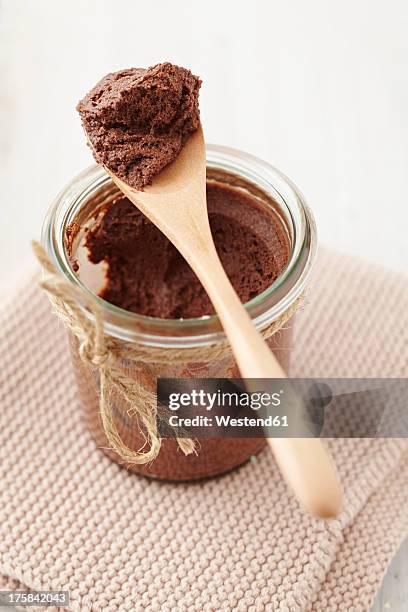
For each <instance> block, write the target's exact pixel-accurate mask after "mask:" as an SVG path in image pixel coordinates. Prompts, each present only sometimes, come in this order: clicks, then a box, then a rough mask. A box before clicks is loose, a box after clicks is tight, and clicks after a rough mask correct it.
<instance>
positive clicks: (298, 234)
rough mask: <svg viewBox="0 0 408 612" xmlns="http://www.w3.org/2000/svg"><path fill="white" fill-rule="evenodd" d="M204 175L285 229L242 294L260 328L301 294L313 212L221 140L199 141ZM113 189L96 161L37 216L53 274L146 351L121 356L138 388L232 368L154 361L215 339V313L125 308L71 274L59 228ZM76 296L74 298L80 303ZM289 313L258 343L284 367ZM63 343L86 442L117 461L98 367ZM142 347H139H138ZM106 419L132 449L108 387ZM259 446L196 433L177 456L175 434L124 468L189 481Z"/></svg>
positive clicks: (133, 435)
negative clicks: (275, 259)
mask: <svg viewBox="0 0 408 612" xmlns="http://www.w3.org/2000/svg"><path fill="white" fill-rule="evenodd" d="M207 175H208V176H209V177H210V178H216V179H217V180H222V181H226V182H233V184H234V185H238V186H240V187H241V188H243V189H247V190H249V191H250V192H251V193H252V194H253V195H255V196H256V197H257V198H258V201H260V202H262V205H263V206H265V207H266V208H267V209H269V211H271V209H272V212H273V214H275V215H278V216H279V217H280V220H281V221H282V223H283V225H284V227H285V228H286V231H287V234H288V238H289V243H290V257H289V260H288V263H287V265H286V267H285V269H284V270H283V271H282V273H281V274H280V276H279V277H278V278H277V279H276V280H275V281H274V282H273V283H272V285H271V286H270V287H268V288H267V289H266V290H265V291H264V292H263V293H261V294H260V295H258V296H257V297H255V298H254V299H252V300H251V301H250V302H248V303H247V304H246V305H245V307H246V308H247V310H248V312H249V314H250V316H251V318H252V319H253V322H254V325H255V326H256V327H257V328H258V329H259V330H260V331H262V330H265V328H267V327H268V326H270V325H271V324H272V323H273V322H274V321H276V320H277V319H279V318H280V317H282V316H285V313H288V312H290V311H292V310H293V306H294V304H295V303H296V301H297V300H298V299H299V298H300V297H301V295H302V294H303V292H304V290H305V288H306V284H307V280H308V277H309V273H310V270H311V267H312V264H313V261H314V258H315V253H316V228H315V223H314V218H313V215H312V213H311V211H310V209H309V207H308V206H307V204H306V202H305V200H304V197H303V195H302V194H301V193H300V191H299V190H298V189H297V187H296V186H295V185H294V184H293V183H292V182H291V181H290V179H288V178H287V177H286V176H284V175H283V174H282V173H281V172H279V171H278V170H276V169H275V168H273V167H272V166H270V165H269V164H267V163H266V162H264V161H262V160H259V159H257V158H255V157H253V156H251V155H248V154H246V153H242V152H240V151H237V150H234V149H230V148H226V147H221V146H211V145H210V146H208V148H207ZM117 195H118V191H117V188H116V186H115V185H114V184H113V183H112V181H111V179H110V178H109V177H108V176H107V174H106V173H105V172H104V170H103V169H102V168H100V167H99V166H92V167H91V168H89V169H87V170H85V171H84V172H82V173H81V174H80V175H79V176H77V177H76V178H74V179H73V180H72V181H71V183H70V184H69V185H68V186H67V187H66V188H65V189H64V190H63V191H62V192H61V193H60V194H59V195H58V197H57V198H56V200H55V201H54V203H53V204H52V206H51V208H50V210H49V212H48V214H47V217H46V219H45V221H44V226H43V233H42V242H43V246H44V247H45V249H46V251H47V253H48V255H49V256H50V258H51V260H52V262H53V264H54V265H55V267H56V268H57V270H58V271H59V272H60V274H61V275H62V276H63V277H64V278H65V279H67V280H68V281H69V282H70V283H72V285H73V286H74V287H75V288H76V289H77V293H78V296H79V297H78V300H79V303H80V304H81V305H82V307H83V309H84V312H85V313H86V316H87V317H89V318H91V319H92V314H91V313H90V312H89V310H88V309H86V308H85V305H84V304H85V300H86V302H87V303H88V304H89V302H94V303H95V304H97V305H98V306H99V308H100V310H101V312H102V314H103V319H104V331H105V334H106V335H107V336H108V337H111V338H114V339H116V340H117V341H122V342H125V343H130V344H131V345H133V346H139V347H143V348H144V353H145V354H148V357H149V358H148V359H146V360H144V361H143V360H140V361H138V362H132V363H129V361H128V360H125V361H124V362H123V364H122V367H123V371H124V372H126V375H127V376H130V377H131V378H133V379H134V380H137V381H138V382H140V383H141V384H142V385H144V386H145V387H148V388H150V389H152V390H153V391H154V390H155V385H156V379H157V377H159V376H162V377H196V378H206V377H217V378H224V377H225V378H228V377H234V376H238V375H239V374H238V370H237V368H236V366H235V363H234V360H233V359H232V356H231V354H230V353H227V354H226V355H224V356H223V357H222V358H221V359H219V358H217V359H214V358H211V359H205V357H200V359H199V360H197V359H196V358H193V359H192V360H191V361H189V360H187V361H186V360H182V362H177V360H175V361H173V360H172V359H167V360H166V361H165V362H164V363H163V362H162V361H160V360H157V361H156V360H155V351H157V350H158V349H160V351H162V350H163V349H167V350H168V351H169V355H171V354H172V351H173V352H174V353H175V354H176V352H177V354H180V353H181V354H183V353H184V354H185V355H187V356H188V355H190V353H192V354H194V351H195V350H196V349H200V352H201V353H202V354H203V351H204V354H205V350H206V347H214V346H217V345H220V346H221V345H225V342H226V340H225V335H224V334H223V332H222V329H221V326H220V323H219V320H218V317H217V316H215V315H214V316H206V317H200V318H196V319H182V320H179V319H177V320H169V319H158V318H154V317H146V316H141V315H138V314H134V313H131V312H128V311H125V310H123V309H121V308H119V307H117V306H114V305H112V304H110V303H108V302H106V301H105V300H103V299H101V298H100V297H98V296H97V295H96V294H95V293H93V292H92V291H91V290H90V289H89V288H88V287H87V286H86V285H85V284H84V283H83V282H82V280H81V279H80V278H79V277H78V275H77V274H76V273H75V271H74V270H73V268H72V265H71V259H70V255H69V253H68V252H67V228H68V227H69V226H72V224H73V223H76V224H77V226H78V227H81V226H83V224H84V223H85V222H86V221H87V220H88V219H90V218H91V217H92V215H93V214H94V213H95V210H96V209H97V208H98V207H100V206H101V205H104V204H106V203H107V202H109V201H111V200H113V199H114V198H115V197H116V196H117ZM81 296H83V298H84V300H83V302H82V301H81ZM292 330H293V317H292V320H291V321H290V323H289V324H288V323H286V324H285V326H284V328H283V329H281V330H280V331H279V332H278V333H277V334H275V335H273V336H272V337H270V338H269V339H268V340H267V341H268V344H269V345H270V347H271V349H272V350H273V351H274V353H275V354H276V356H277V358H278V360H279V361H280V362H281V364H282V365H283V367H284V368H285V369H287V368H288V365H289V357H290V345H291V337H292ZM69 336H70V346H71V351H72V355H73V363H74V369H75V374H76V379H77V382H78V388H79V393H80V398H81V403H82V408H83V411H84V416H85V420H86V423H87V424H88V427H89V428H90V431H91V433H92V435H93V437H94V439H95V440H96V443H97V445H98V446H99V447H101V448H102V449H103V450H104V452H105V453H106V454H107V455H108V456H110V457H111V458H112V459H113V460H115V461H117V462H118V463H123V461H122V460H121V458H120V457H119V456H118V454H117V453H116V452H115V451H114V450H113V449H110V448H109V445H108V443H107V439H106V437H105V434H104V431H103V428H102V426H101V423H100V419H99V399H98V396H99V388H98V385H99V379H98V371H97V369H95V368H94V367H92V366H91V365H90V364H89V363H87V362H84V361H82V360H81V359H80V357H79V353H78V341H77V339H76V337H74V336H73V335H72V334H71V333H69ZM146 351H147V352H148V353H146ZM111 400H112V407H113V413H114V416H115V424H116V427H117V430H118V432H119V434H120V436H121V438H122V440H123V441H124V442H125V443H126V444H127V446H128V447H130V448H132V449H134V450H139V449H140V448H141V447H142V446H143V444H144V442H145V439H144V437H143V432H142V431H141V427H140V424H139V422H138V421H137V420H135V419H133V418H131V417H129V415H128V406H126V405H124V400H123V399H122V398H121V397H120V396H119V394H118V393H115V392H113V394H112V398H111ZM263 446H264V440H262V439H249V438H246V439H237V438H235V439H219V440H218V439H216V440H215V439H205V440H204V439H203V440H201V441H200V444H199V450H198V453H197V454H190V455H184V454H183V453H182V452H181V451H180V449H179V448H178V445H177V442H176V440H173V439H166V440H163V441H162V444H161V448H160V452H159V454H158V456H157V458H156V459H155V460H154V461H153V462H152V463H150V464H132V465H128V466H126V467H127V468H128V469H129V470H131V471H133V472H136V473H140V474H144V475H147V476H152V477H156V478H161V479H167V480H190V479H197V478H203V477H208V476H213V475H216V474H220V473H223V472H226V471H228V470H230V469H232V468H234V467H236V466H237V465H239V464H241V463H243V462H244V461H246V460H247V459H248V458H249V457H250V456H251V455H253V454H255V453H257V452H259V451H260V450H261V449H262V448H263Z"/></svg>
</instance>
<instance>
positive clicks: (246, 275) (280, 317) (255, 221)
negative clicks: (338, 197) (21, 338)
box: [42, 145, 316, 481]
mask: <svg viewBox="0 0 408 612" xmlns="http://www.w3.org/2000/svg"><path fill="white" fill-rule="evenodd" d="M207 204H208V211H209V219H210V225H211V230H212V233H213V237H214V241H215V245H216V248H217V251H218V254H219V256H220V259H221V262H222V263H223V266H224V268H225V270H226V272H227V274H228V276H229V278H230V280H231V282H232V284H233V286H234V288H235V290H236V291H237V293H238V295H239V296H240V298H241V301H242V302H243V303H245V307H246V309H247V310H248V312H249V314H250V316H251V318H252V320H253V323H254V325H255V326H256V328H257V329H258V330H259V331H260V332H261V333H262V335H263V336H264V338H265V339H266V341H267V343H268V345H269V346H270V348H271V350H272V351H273V352H274V353H275V355H276V357H277V359H278V360H279V362H280V363H281V365H282V366H283V368H284V370H285V371H287V372H290V370H289V367H290V353H291V345H292V335H293V326H294V322H295V312H296V310H297V308H298V307H299V306H300V305H301V302H302V297H303V295H304V292H305V289H306V287H307V281H308V277H309V273H310V270H311V267H312V264H313V261H314V257H315V251H316V230H315V223H314V219H313V215H312V213H311V211H310V209H309V207H308V206H307V204H306V202H305V200H304V198H303V196H302V194H301V193H300V192H299V190H298V189H297V187H296V186H295V185H294V184H293V183H292V182H291V181H290V180H289V179H288V178H287V177H286V176H284V175H283V174H282V173H281V172H279V171H278V170H276V169H275V168H273V167H272V166H270V165H269V164H267V163H266V162H264V161H262V160H259V159H257V158H255V157H253V156H251V155H248V154H246V153H242V152H240V151H237V150H234V149H230V148H226V147H222V146H211V145H210V146H208V147H207ZM42 242H43V246H44V247H45V249H46V251H47V254H48V256H49V257H50V259H51V262H52V264H53V265H54V266H55V268H56V270H57V272H58V274H59V275H60V276H62V278H63V279H64V283H65V286H66V287H67V288H68V289H71V290H72V291H71V293H72V295H74V296H75V298H74V299H75V302H76V305H77V307H78V309H79V311H80V313H81V317H80V319H79V320H78V319H77V318H76V315H75V313H73V314H72V319H73V320H72V319H69V317H68V324H67V328H68V329H67V331H68V337H69V344H70V348H71V352H72V357H73V364H74V371H75V376H76V381H77V384H78V390H79V397H80V403H81V407H82V411H83V415H84V420H85V423H86V424H87V426H88V428H89V430H90V432H91V435H92V437H93V438H94V440H95V442H96V444H97V446H98V447H99V448H100V449H101V450H102V451H103V452H104V453H105V454H106V455H108V456H109V457H110V458H111V459H112V460H114V461H116V462H118V463H119V464H121V465H123V466H124V467H126V469H128V470H129V471H131V472H134V473H137V474H142V475H144V476H150V477H153V478H159V479H163V480H173V481H187V480H195V479H200V478H205V477H210V476H215V475H218V474H222V473H225V472H227V471H229V470H231V469H233V468H235V467H237V466H239V465H240V464H242V463H244V462H245V461H247V460H248V459H249V458H250V457H251V456H253V455H255V454H257V453H258V452H260V451H261V450H262V449H263V448H264V446H265V440H264V439H262V438H242V439H241V438H221V439H213V438H205V439H201V440H199V441H190V440H182V441H180V440H176V439H173V438H169V439H160V438H159V437H158V434H157V429H156V428H155V423H156V416H157V415H156V395H155V394H156V381H157V378H158V377H166V378H177V377H180V378H234V377H239V372H238V369H237V367H236V365H235V362H234V359H233V357H232V355H231V351H230V348H229V345H228V342H227V340H226V338H225V335H224V333H223V331H222V328H221V326H220V323H219V320H218V317H217V316H216V315H215V314H214V311H213V308H212V305H211V303H210V301H209V299H208V297H207V295H206V293H205V291H204V289H203V288H202V286H201V284H200V283H199V281H198V279H197V278H196V277H195V275H194V273H193V272H192V270H191V269H190V268H189V266H188V265H187V263H186V262H185V261H184V259H183V258H182V256H181V255H180V254H179V253H178V251H177V250H176V249H175V248H174V247H173V245H171V244H170V243H169V241H168V240H167V238H165V237H164V236H163V235H162V234H161V233H160V231H159V230H158V229H157V228H156V227H154V226H153V225H152V224H151V223H150V222H149V221H148V220H147V219H146V218H145V217H144V216H143V214H142V213H141V212H140V211H139V210H138V209H136V207H135V206H134V205H133V204H131V203H130V202H129V201H128V200H126V199H125V198H124V197H123V196H122V195H121V193H120V192H119V191H118V189H117V187H116V186H115V185H114V183H113V182H112V181H111V179H110V178H109V176H108V175H107V174H106V173H105V171H104V170H103V169H102V168H101V167H99V166H92V167H91V168H89V169H88V170H85V171H84V172H82V173H81V174H80V175H79V176H78V177H76V178H75V179H73V181H72V182H71V183H70V184H69V185H68V186H67V187H66V188H65V189H64V191H63V192H62V193H61V194H60V195H59V196H58V198H57V199H56V201H55V202H54V204H53V205H52V207H51V209H50V211H49V213H48V215H47V218H46V220H45V223H44V227H43V236H42ZM95 315H96V317H97V321H98V322H99V327H98V329H99V332H97V331H95V329H96V328H95V324H96V320H95ZM64 320H67V317H64ZM81 321H82V322H81ZM101 326H102V331H101ZM98 334H99V336H100V335H101V334H102V335H103V347H104V350H103V353H102V354H101V352H100V351H99V353H98V352H97V351H96V352H95V343H96V344H97V342H96V338H97V337H99V336H98Z"/></svg>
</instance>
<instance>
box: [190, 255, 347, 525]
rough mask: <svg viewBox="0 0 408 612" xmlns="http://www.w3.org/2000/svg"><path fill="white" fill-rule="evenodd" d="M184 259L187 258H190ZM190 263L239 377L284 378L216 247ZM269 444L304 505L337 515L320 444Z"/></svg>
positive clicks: (333, 482) (337, 496)
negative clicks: (204, 292) (214, 316)
mask: <svg viewBox="0 0 408 612" xmlns="http://www.w3.org/2000/svg"><path fill="white" fill-rule="evenodd" d="M186 255H187V257H188V256H189V255H190V257H189V258H191V253H188V254H186ZM193 256H194V255H193ZM191 264H192V265H193V268H194V270H195V271H196V274H197V275H198V276H199V278H200V280H201V282H202V284H203V286H204V288H205V289H206V291H207V293H208V295H209V297H210V298H211V301H212V303H213V304H214V307H215V309H216V311H217V313H218V315H219V317H220V320H221V323H222V325H223V328H224V330H225V333H226V335H227V336H228V338H229V341H230V344H231V348H232V351H233V353H234V356H235V359H236V362H237V365H238V367H239V370H240V372H241V375H242V377H244V378H265V379H270V378H285V377H286V375H285V372H284V371H283V369H282V368H281V366H280V364H279V363H278V361H277V359H276V357H275V355H274V354H273V353H272V351H271V350H270V349H269V347H268V346H267V344H266V343H265V342H264V340H263V339H262V337H261V336H260V335H259V333H258V332H257V330H256V329H255V327H254V325H253V323H252V321H251V319H250V317H249V315H248V313H247V311H246V310H245V308H244V307H243V306H242V304H241V302H240V300H239V298H238V296H237V294H236V293H235V291H234V289H233V287H232V285H231V283H230V281H229V279H228V277H227V276H226V274H225V272H224V269H223V267H222V265H221V262H220V260H219V258H218V255H217V253H216V251H215V247H214V249H213V250H212V248H211V247H210V248H209V252H208V253H207V254H206V255H203V253H202V252H201V253H200V256H199V258H197V260H196V261H194V262H191ZM292 399H294V396H293V398H292ZM299 409H301V407H300V406H299ZM268 442H269V445H270V447H271V449H272V451H273V453H274V455H275V458H276V461H277V463H278V465H279V468H280V470H281V472H282V474H283V476H284V478H285V480H286V482H287V484H288V485H289V487H290V488H291V489H292V490H293V492H294V493H295V495H296V497H297V498H298V500H299V502H300V503H301V504H302V506H303V507H304V508H305V509H306V510H307V511H308V512H310V513H311V514H312V515H314V516H317V517H324V518H329V517H334V516H337V515H338V513H339V511H340V506H341V490H340V485H339V482H338V479H337V477H336V474H335V471H334V468H333V465H332V462H331V459H330V457H329V455H328V453H327V451H326V449H325V447H324V446H323V443H322V441H321V440H319V439H315V438H268Z"/></svg>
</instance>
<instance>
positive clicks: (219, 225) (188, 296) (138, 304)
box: [86, 181, 290, 319]
mask: <svg viewBox="0 0 408 612" xmlns="http://www.w3.org/2000/svg"><path fill="white" fill-rule="evenodd" d="M207 203H208V212H209V219H210V225H211V230H212V234H213V237H214V242H215V245H216V248H217V251H218V254H219V257H220V259H221V262H222V264H223V266H224V268H225V271H226V273H227V275H228V277H229V278H230V280H231V282H232V284H233V286H234V288H235V290H236V291H237V293H238V295H239V297H240V299H241V301H242V302H244V303H245V302H247V301H249V300H250V299H251V298H253V297H255V296H256V295H258V294H259V293H261V292H262V291H264V290H265V289H266V288H267V287H268V286H270V285H271V283H272V282H273V281H274V280H275V279H276V277H277V276H278V275H279V274H280V273H281V272H282V270H283V269H284V267H285V265H286V263H287V261H288V258H289V251H290V246H289V239H288V236H287V232H286V229H285V228H284V226H283V223H282V222H281V221H280V219H279V217H278V216H277V215H276V214H274V213H273V212H267V210H265V208H264V207H261V205H260V204H259V202H258V200H257V198H255V197H254V196H252V195H251V194H250V193H247V192H246V191H244V190H243V189H240V188H238V187H234V186H230V185H228V184H225V183H221V182H218V181H209V182H208V183H207ZM86 246H87V248H88V250H89V258H90V260H91V261H92V262H93V263H95V264H96V263H99V262H101V261H104V262H105V263H106V264H107V271H106V282H105V286H104V287H103V289H102V290H101V291H100V296H101V297H103V298H104V299H105V300H107V301H108V302H111V303H112V304H115V305H116V306H120V307H121V308H124V309H126V310H130V311H132V312H135V313H138V314H142V315H147V316H153V317H160V318H165V319H177V318H190V317H199V316H202V315H208V314H212V313H213V312H214V309H213V306H212V304H211V302H210V300H209V298H208V296H207V294H206V292H205V290H204V288H203V287H202V285H201V283H200V282H199V280H198V279H197V277H196V276H195V274H194V272H193V271H192V270H191V268H190V267H189V265H188V264H187V263H186V261H185V260H184V259H183V257H182V256H181V255H180V253H179V252H178V251H177V249H176V248H175V247H174V246H173V245H172V244H171V243H170V242H169V240H168V239H167V238H166V237H165V236H164V235H163V234H162V233H161V232H160V231H159V230H158V229H157V228H156V227H155V226H154V225H153V224H152V223H151V222H150V221H149V220H148V219H147V218H146V217H145V216H144V215H143V214H142V213H141V212H140V211H139V210H138V209H137V208H136V207H135V206H134V205H133V204H132V203H131V202H129V200H127V199H126V198H124V197H119V198H118V199H117V200H115V201H114V202H113V203H111V204H110V205H108V206H107V207H106V209H105V211H104V214H103V216H102V218H101V219H100V220H99V221H98V223H97V225H96V226H95V227H93V229H91V230H89V231H88V234H87V238H86Z"/></svg>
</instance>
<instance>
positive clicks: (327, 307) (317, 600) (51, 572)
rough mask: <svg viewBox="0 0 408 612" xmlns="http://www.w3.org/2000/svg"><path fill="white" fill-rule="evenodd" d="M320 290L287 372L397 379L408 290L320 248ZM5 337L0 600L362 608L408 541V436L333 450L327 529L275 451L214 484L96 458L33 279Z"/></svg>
mask: <svg viewBox="0 0 408 612" xmlns="http://www.w3.org/2000/svg"><path fill="white" fill-rule="evenodd" d="M313 282H314V286H313V289H312V290H311V291H310V294H309V295H308V298H307V302H306V304H305V307H304V308H303V310H302V312H300V313H299V315H298V321H297V325H296V337H295V342H294V355H293V367H292V371H291V374H292V375H293V376H316V377H323V376H327V377H330V376H331V377H357V376H365V377H370V376H383V377H386V376H401V377H406V376H407V375H408V283H407V279H406V278H403V277H401V276H399V275H398V274H394V273H391V272H387V271H384V270H382V269H381V268H376V267H373V266H371V265H368V264H366V263H364V262H361V261H356V260H354V259H351V258H348V257H345V256H338V255H333V254H331V253H329V254H328V253H324V252H323V253H321V254H320V257H319V263H318V266H317V269H316V273H315V277H314V281H313ZM0 340H1V345H0V483H1V507H0V574H1V576H0V586H1V588H15V587H19V588H23V589H53V590H59V589H64V590H66V589H69V590H70V594H71V605H70V609H71V610H81V611H85V612H86V611H87V610H92V611H105V610H107V611H109V610H112V611H113V610H120V611H122V610H132V611H134V610H136V611H139V610H149V611H153V610H158V611H162V610H163V611H167V610H168V611H172V612H173V611H188V612H191V611H197V612H202V611H214V612H218V611H220V610H239V611H248V612H249V611H251V612H252V611H261V610H270V611H275V610H279V611H283V610H286V611H294V612H296V611H302V612H304V611H308V610H315V611H325V612H327V611H329V612H330V611H335V610H336V611H337V610H340V611H342V612H344V611H351V610H353V611H360V610H361V611H363V610H368V609H369V607H370V605H371V603H372V601H373V598H374V596H375V592H376V590H377V588H378V586H379V584H380V582H381V579H382V577H383V574H384V572H385V570H386V568H387V565H388V563H389V562H390V560H391V558H392V556H393V554H394V552H395V551H396V549H397V547H398V545H399V544H400V542H401V540H402V538H403V537H404V536H405V535H406V533H407V528H408V446H407V441H406V440H333V441H330V442H329V446H330V450H331V452H332V454H333V457H334V460H335V462H336V465H337V468H338V471H339V474H340V476H341V479H342V482H343V486H344V489H345V503H344V511H343V513H342V515H341V517H340V519H338V520H335V521H331V522H323V521H319V520H315V519H312V518H310V517H308V516H306V515H305V514H304V513H303V512H301V511H300V509H299V508H298V506H297V503H296V501H294V499H293V498H292V497H291V496H290V495H289V494H288V492H287V490H286V488H285V485H284V483H283V482H282V479H281V477H280V475H279V472H278V470H277V467H276V465H275V462H274V459H273V457H272V455H271V453H270V452H269V451H268V450H265V451H263V452H262V453H261V454H260V455H259V456H258V457H257V459H256V460H254V461H251V462H249V463H247V464H246V465H244V466H243V467H241V468H240V469H238V470H236V471H234V472H232V473H230V474H228V475H226V476H223V477H220V478H217V479H213V480H209V481H207V482H203V483H198V484H197V483H196V484H178V485H174V484H168V483H160V482H155V481H150V480H148V479H144V478H140V477H138V476H136V475H130V474H128V473H127V472H126V471H125V470H124V469H122V468H120V467H118V466H117V465H116V464H115V463H112V462H111V461H110V460H109V459H107V458H106V457H105V456H104V455H103V454H102V452H101V451H99V450H97V449H96V447H95V445H94V443H93V441H92V440H91V438H90V436H89V434H88V432H87V430H86V429H85V428H84V426H83V424H82V421H81V416H80V409H79V405H78V398H77V393H76V388H75V383H74V379H73V374H72V370H71V364H70V357H69V353H68V350H67V344H66V339H65V332H64V329H63V327H62V325H61V324H59V322H58V320H57V319H56V317H54V316H53V315H52V314H50V306H49V303H48V301H47V299H46V298H45V297H44V296H42V295H41V294H40V291H39V290H38V289H37V288H35V286H34V283H32V282H31V283H30V284H27V286H25V287H23V288H22V289H21V290H20V292H19V293H18V295H16V296H14V297H13V299H12V300H11V301H10V303H9V304H8V306H5V307H4V308H3V312H2V315H1V321H0ZM30 609H31V610H33V609H34V608H30Z"/></svg>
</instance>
